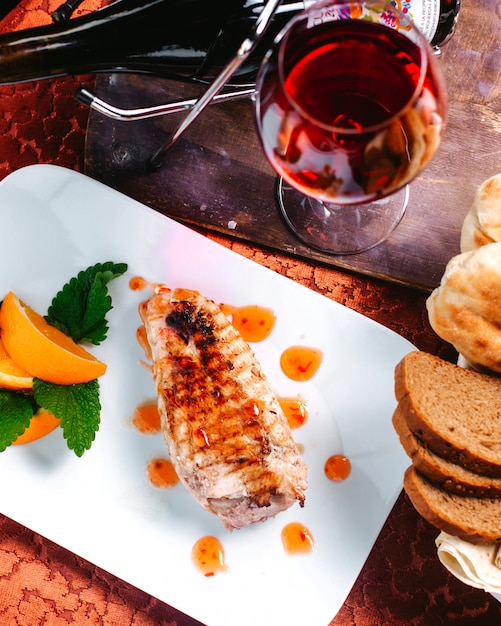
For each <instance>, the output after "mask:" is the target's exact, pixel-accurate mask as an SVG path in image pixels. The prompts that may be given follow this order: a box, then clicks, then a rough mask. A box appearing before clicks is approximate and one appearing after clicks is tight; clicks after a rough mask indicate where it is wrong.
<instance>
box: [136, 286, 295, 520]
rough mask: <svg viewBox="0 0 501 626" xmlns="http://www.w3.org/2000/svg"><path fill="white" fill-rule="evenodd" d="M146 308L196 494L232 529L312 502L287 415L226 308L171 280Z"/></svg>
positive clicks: (162, 398)
mask: <svg viewBox="0 0 501 626" xmlns="http://www.w3.org/2000/svg"><path fill="white" fill-rule="evenodd" d="M177 294H181V295H182V298H177V297H176V296H177ZM140 313H141V316H142V319H143V322H144V324H145V328H146V335H147V338H148V342H149V345H150V348H151V354H152V358H153V369H154V378H155V381H156V384H157V392H158V400H159V410H160V414H161V417H162V429H163V432H164V436H165V439H166V443H167V446H168V448H169V452H170V456H171V460H172V461H173V462H174V464H175V465H176V469H177V471H178V475H179V477H180V479H181V480H182V481H183V482H184V483H185V485H186V486H187V487H188V489H189V490H190V491H191V492H192V494H193V495H194V497H195V498H196V499H197V500H198V501H199V502H200V504H202V506H204V507H205V508H207V509H208V510H210V511H212V512H213V513H215V514H216V515H218V516H219V517H220V519H221V520H222V521H223V523H224V524H225V525H226V527H228V528H230V529H231V528H240V527H242V526H245V525H247V524H251V523H253V522H256V521H261V520H264V519H266V518H267V517H270V516H273V515H275V514H276V513H278V512H279V511H281V510H285V509H287V508H289V507H290V506H292V504H294V502H299V503H300V504H301V505H303V502H304V493H303V491H304V490H305V489H306V486H307V481H306V466H305V465H304V463H303V461H302V460H301V457H300V456H299V453H298V450H297V446H296V445H295V443H294V440H293V438H292V435H291V432H290V428H289V426H288V423H287V419H286V417H285V416H284V414H283V411H282V409H281V407H280V405H279V403H278V399H277V398H276V396H275V394H274V393H273V391H272V390H271V387H270V385H269V383H268V381H267V379H266V377H265V375H264V373H263V371H262V369H261V366H260V364H259V363H258V362H257V360H256V358H255V356H254V354H253V352H252V351H251V349H250V347H249V346H248V344H246V343H245V342H244V341H243V339H242V338H241V336H240V334H239V333H238V332H237V331H236V330H235V328H234V327H233V326H232V325H231V324H230V322H229V321H228V319H227V318H226V316H225V315H224V314H223V313H222V312H221V310H220V309H219V307H217V305H215V304H214V303H213V302H212V301H210V300H207V299H205V298H203V296H200V295H199V294H197V293H195V292H188V291H186V290H175V291H174V292H172V291H170V290H166V289H165V288H162V289H161V290H159V292H158V293H157V294H156V295H154V296H153V297H152V298H150V300H149V301H148V302H147V303H145V304H143V305H142V306H141V307H140Z"/></svg>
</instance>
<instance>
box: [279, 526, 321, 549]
mask: <svg viewBox="0 0 501 626" xmlns="http://www.w3.org/2000/svg"><path fill="white" fill-rule="evenodd" d="M282 544H283V546H284V550H285V552H286V553H287V554H291V555H292V554H309V553H310V552H312V551H313V545H314V541H313V535H312V534H311V533H310V531H309V530H308V529H307V528H306V526H304V525H303V524H301V523H300V522H291V523H290V524H287V526H284V528H283V529H282Z"/></svg>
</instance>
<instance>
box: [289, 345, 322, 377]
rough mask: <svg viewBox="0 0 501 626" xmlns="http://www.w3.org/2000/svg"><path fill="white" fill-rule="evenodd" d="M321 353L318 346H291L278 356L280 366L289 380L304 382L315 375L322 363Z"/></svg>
mask: <svg viewBox="0 0 501 626" xmlns="http://www.w3.org/2000/svg"><path fill="white" fill-rule="evenodd" d="M322 359H323V353H322V351H321V350H319V349H318V348H309V347H307V346H291V347H290V348H287V349H286V350H284V351H283V352H282V354H281V356H280V367H281V368H282V371H283V373H284V374H285V375H286V376H287V377H288V378H290V379H291V380H296V381H298V382H305V381H307V380H310V379H311V378H313V376H315V374H316V373H317V371H318V368H319V367H320V364H321V363H322Z"/></svg>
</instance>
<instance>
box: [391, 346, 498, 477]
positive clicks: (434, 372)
mask: <svg viewBox="0 0 501 626" xmlns="http://www.w3.org/2000/svg"><path fill="white" fill-rule="evenodd" d="M395 396H396V399H397V402H398V410H399V411H401V413H402V414H403V415H404V416H405V420H406V423H407V425H408V427H409V428H410V430H411V432H412V433H413V434H414V435H415V436H417V437H418V439H419V440H420V441H422V442H423V444H424V445H426V447H427V448H428V449H429V450H431V451H432V452H434V453H435V454H436V455H438V456H439V457H441V458H443V459H447V460H448V461H450V462H452V463H456V464H458V465H461V466H463V467H465V468H466V469H469V470H470V471H472V472H475V473H477V474H482V475H484V476H489V477H492V478H501V378H499V377H495V376H489V375H488V374H480V373H478V372H474V371H472V370H468V369H465V368H462V367H459V366H458V365H454V364H453V363H449V362H448V361H444V360H442V359H441V358H439V357H436V356H434V355H431V354H428V353H426V352H420V351H413V352H410V353H409V354H407V355H406V356H405V357H404V358H403V359H402V360H401V361H400V363H399V364H398V365H397V366H396V368H395Z"/></svg>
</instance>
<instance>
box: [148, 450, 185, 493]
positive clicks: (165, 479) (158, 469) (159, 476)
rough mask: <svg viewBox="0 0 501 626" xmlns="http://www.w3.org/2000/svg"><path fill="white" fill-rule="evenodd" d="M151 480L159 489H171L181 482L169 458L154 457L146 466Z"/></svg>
mask: <svg viewBox="0 0 501 626" xmlns="http://www.w3.org/2000/svg"><path fill="white" fill-rule="evenodd" d="M146 474H147V476H148V479H149V481H150V482H151V484H152V485H154V486H155V487H158V488H159V489H171V488H172V487H174V486H175V485H177V483H178V482H179V477H178V475H177V473H176V470H175V468H174V465H173V464H172V462H171V461H169V459H164V458H161V457H159V458H156V459H152V460H151V461H150V462H149V463H148V465H147V466H146Z"/></svg>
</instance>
